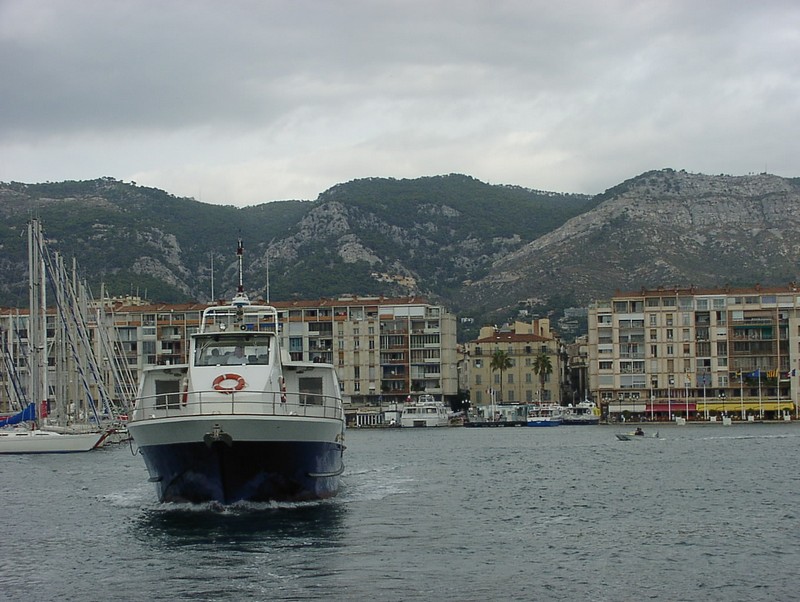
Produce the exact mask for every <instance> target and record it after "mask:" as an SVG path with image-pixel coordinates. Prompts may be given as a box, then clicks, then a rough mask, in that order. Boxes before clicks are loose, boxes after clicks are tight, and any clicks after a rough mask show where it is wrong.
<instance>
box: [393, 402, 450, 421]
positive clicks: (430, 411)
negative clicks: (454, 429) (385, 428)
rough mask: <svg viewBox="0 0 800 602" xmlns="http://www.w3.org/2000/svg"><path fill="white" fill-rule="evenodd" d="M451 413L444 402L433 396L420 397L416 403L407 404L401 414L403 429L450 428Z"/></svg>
mask: <svg viewBox="0 0 800 602" xmlns="http://www.w3.org/2000/svg"><path fill="white" fill-rule="evenodd" d="M449 424H450V413H449V411H448V409H447V406H445V405H444V402H442V401H437V400H436V399H435V398H434V397H433V395H429V394H425V395H420V396H419V398H418V399H417V400H416V401H415V402H411V403H406V405H405V406H404V407H403V412H402V414H400V426H401V427H427V426H448V425H449Z"/></svg>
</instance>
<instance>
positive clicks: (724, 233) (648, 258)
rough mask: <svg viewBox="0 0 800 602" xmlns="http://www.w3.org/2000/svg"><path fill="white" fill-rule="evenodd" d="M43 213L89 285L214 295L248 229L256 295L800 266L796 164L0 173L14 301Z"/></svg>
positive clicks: (470, 298)
mask: <svg viewBox="0 0 800 602" xmlns="http://www.w3.org/2000/svg"><path fill="white" fill-rule="evenodd" d="M33 215H36V216H38V217H40V218H41V219H42V222H43V224H44V227H45V233H46V235H47V236H48V238H49V239H50V240H49V242H50V244H51V246H52V247H53V248H56V249H58V250H59V251H61V252H62V254H64V255H65V257H70V256H74V257H76V258H78V260H79V263H80V265H81V267H82V269H81V272H82V273H83V274H85V275H86V277H87V278H88V280H89V282H90V283H92V285H93V286H97V287H99V284H100V283H101V282H102V283H103V284H104V285H105V286H106V287H107V289H108V290H109V292H110V293H111V294H115V295H124V294H130V293H133V292H139V293H140V294H143V291H147V295H148V296H149V297H150V298H151V299H152V300H154V301H167V302H177V301H186V300H198V301H208V300H210V299H211V297H212V291H211V288H212V287H211V279H212V278H211V276H212V272H211V265H212V263H213V265H214V274H213V275H214V288H215V290H214V297H230V295H231V294H232V292H233V290H235V286H236V283H237V282H236V277H237V272H236V259H235V253H234V250H235V244H236V240H237V239H238V238H239V237H241V238H242V239H243V240H244V244H245V249H246V255H245V257H246V260H245V266H246V273H245V280H246V284H247V285H248V287H249V288H248V292H250V293H251V294H253V295H257V296H265V295H266V293H267V288H269V292H270V294H271V295H272V297H273V299H274V300H276V301H278V300H291V299H297V298H306V299H308V298H321V297H335V296H338V295H343V294H360V295H386V296H389V297H391V296H405V295H417V296H425V297H427V298H429V299H430V300H431V301H434V302H438V303H442V304H444V305H445V306H447V307H448V308H450V309H451V310H453V311H455V312H457V313H459V314H461V315H465V316H471V317H474V318H476V319H477V320H478V321H479V322H480V321H486V322H489V321H493V320H500V319H505V318H508V317H511V316H513V315H515V314H516V313H517V312H518V310H519V309H520V308H523V307H525V308H528V309H529V310H530V311H533V312H535V313H538V314H546V313H547V312H548V311H553V310H558V309H563V308H564V307H566V306H570V305H585V304H587V303H589V302H591V301H592V300H593V299H597V298H606V297H609V296H611V295H612V294H613V292H614V291H615V290H617V289H629V290H638V289H639V288H641V287H642V286H646V287H657V286H664V285H666V286H672V285H681V286H688V285H692V284H694V285H698V286H724V285H744V286H747V285H751V286H752V285H754V284H756V283H761V284H764V285H768V284H781V283H788V282H791V281H800V269H798V264H797V261H796V258H797V256H798V253H800V243H795V241H800V236H798V234H800V180H798V179H797V178H782V177H778V176H772V175H768V174H757V175H748V176H727V175H718V176H709V175H704V174H692V173H688V172H686V171H683V170H681V171H676V170H674V169H661V170H653V171H649V172H645V173H643V174H640V175H638V176H635V177H633V178H630V179H628V180H625V181H624V182H621V183H620V184H618V185H616V186H614V187H612V188H609V189H608V190H606V191H605V192H603V193H601V194H599V195H595V196H590V195H575V194H564V193H557V192H546V191H537V190H531V189H526V188H521V187H517V186H509V185H492V184H487V183H484V182H481V181H479V180H476V179H475V178H472V177H471V176H467V175H463V174H449V175H444V176H429V177H424V178H416V179H399V180H396V179H392V178H364V179H360V180H353V181H351V182H346V183H341V184H337V185H335V186H333V187H331V188H330V189H328V190H326V191H323V192H322V193H320V195H319V196H318V198H317V199H316V200H314V201H274V202H271V203H264V204H261V205H255V206H251V207H244V208H236V207H233V206H228V205H209V204H204V203H201V202H199V201H196V200H194V199H186V198H180V197H175V196H174V195H171V194H170V193H168V192H165V191H161V190H158V189H154V188H147V187H141V186H137V185H136V184H135V183H124V182H120V181H118V180H115V179H113V178H98V179H96V180H90V181H82V182H73V181H70V182H61V183H45V184H21V183H14V182H12V183H0V217H2V218H3V220H4V222H3V225H2V226H0V249H2V251H3V253H2V258H0V303H2V304H4V305H18V306H24V305H25V304H27V280H26V261H27V260H26V257H25V244H24V240H23V239H22V238H21V237H20V235H21V233H22V232H23V231H24V223H25V222H26V221H27V219H29V218H30V217H31V216H33ZM267 275H268V276H267ZM267 277H268V278H269V286H267ZM134 289H135V290H134Z"/></svg>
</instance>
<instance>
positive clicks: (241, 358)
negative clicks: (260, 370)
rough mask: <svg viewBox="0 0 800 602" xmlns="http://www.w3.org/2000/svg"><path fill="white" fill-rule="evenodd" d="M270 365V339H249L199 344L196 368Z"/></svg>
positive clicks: (203, 341) (204, 341) (220, 340)
mask: <svg viewBox="0 0 800 602" xmlns="http://www.w3.org/2000/svg"><path fill="white" fill-rule="evenodd" d="M268 363H269V338H268V337H248V338H247V339H241V338H236V339H234V338H230V337H228V338H219V339H217V340H215V339H206V340H201V341H198V342H197V350H196V351H195V355H194V365H195V366H225V365H229V364H231V365H241V364H248V365H250V364H255V365H262V366H265V365H267V364H268Z"/></svg>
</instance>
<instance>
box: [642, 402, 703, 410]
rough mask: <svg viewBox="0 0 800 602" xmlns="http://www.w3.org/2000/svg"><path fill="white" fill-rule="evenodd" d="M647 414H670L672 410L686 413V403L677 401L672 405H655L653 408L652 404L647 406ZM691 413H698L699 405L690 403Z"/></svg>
mask: <svg viewBox="0 0 800 602" xmlns="http://www.w3.org/2000/svg"><path fill="white" fill-rule="evenodd" d="M646 408H647V409H646V410H645V411H646V412H669V411H670V410H672V411H673V412H685V411H686V403H681V402H680V401H675V402H673V403H672V404H669V403H654V404H653V405H652V407H651V406H650V404H647V406H646ZM689 411H690V412H696V411H697V404H695V403H694V402H689Z"/></svg>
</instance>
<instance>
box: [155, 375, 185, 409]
mask: <svg viewBox="0 0 800 602" xmlns="http://www.w3.org/2000/svg"><path fill="white" fill-rule="evenodd" d="M155 385H156V403H155V409H156V410H177V409H180V407H181V402H180V390H181V381H179V380H156V382H155Z"/></svg>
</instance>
